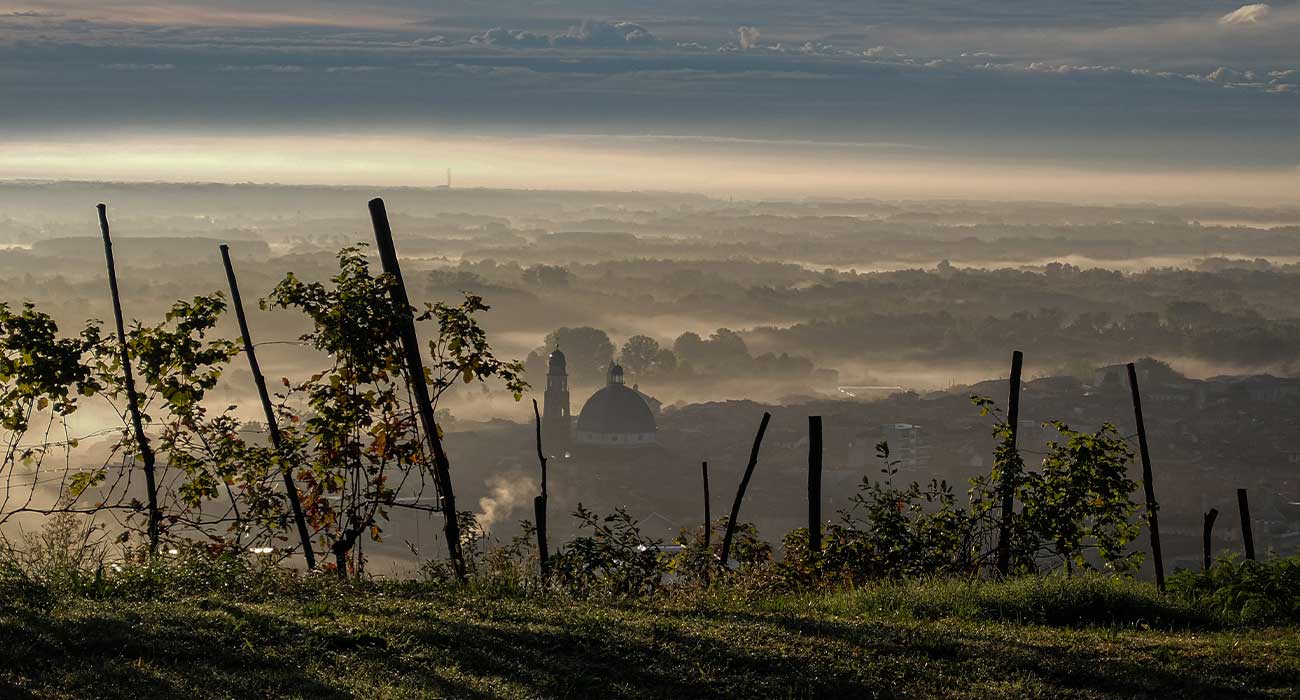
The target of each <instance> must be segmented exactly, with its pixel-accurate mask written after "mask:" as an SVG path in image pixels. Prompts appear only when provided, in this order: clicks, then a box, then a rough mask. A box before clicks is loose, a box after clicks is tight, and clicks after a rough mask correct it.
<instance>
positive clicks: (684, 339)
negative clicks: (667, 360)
mask: <svg viewBox="0 0 1300 700" xmlns="http://www.w3.org/2000/svg"><path fill="white" fill-rule="evenodd" d="M673 352H675V353H676V354H677V359H678V361H680V362H688V363H690V364H691V365H692V366H693V367H695V368H696V369H697V370H704V371H707V372H715V373H733V372H736V371H738V370H744V369H747V368H748V367H749V366H750V365H751V363H752V360H751V359H750V357H749V348H748V347H746V346H745V340H744V339H743V338H741V337H740V334H739V333H737V332H735V331H733V330H730V329H728V328H719V329H718V330H717V331H715V332H714V333H713V334H712V335H711V336H709V339H708V340H704V339H703V338H701V337H700V336H699V335H698V334H695V333H689V332H688V333H683V334H681V335H680V336H678V337H677V340H676V341H674V342H673Z"/></svg>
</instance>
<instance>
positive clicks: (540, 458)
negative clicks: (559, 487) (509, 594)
mask: <svg viewBox="0 0 1300 700" xmlns="http://www.w3.org/2000/svg"><path fill="white" fill-rule="evenodd" d="M533 417H534V418H536V419H537V463H538V464H540V465H541V467H542V493H541V494H540V495H538V496H537V497H536V498H534V499H533V515H534V517H535V518H536V519H537V563H538V566H539V568H540V569H541V572H542V578H546V575H547V574H548V573H550V552H549V550H547V548H546V454H545V453H544V452H542V414H541V412H540V411H538V410H537V399H533Z"/></svg>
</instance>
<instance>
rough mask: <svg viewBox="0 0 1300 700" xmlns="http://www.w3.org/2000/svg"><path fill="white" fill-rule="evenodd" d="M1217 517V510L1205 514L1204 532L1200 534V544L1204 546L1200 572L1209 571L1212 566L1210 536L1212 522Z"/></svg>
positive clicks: (1212, 530) (1212, 527)
mask: <svg viewBox="0 0 1300 700" xmlns="http://www.w3.org/2000/svg"><path fill="white" fill-rule="evenodd" d="M1218 517H1219V509H1218V508H1211V509H1210V512H1208V513H1206V514H1205V530H1204V532H1202V533H1201V542H1202V544H1204V545H1205V563H1204V566H1202V570H1204V571H1209V570H1210V567H1211V566H1213V565H1214V559H1213V557H1212V552H1211V547H1212V546H1213V542H1212V539H1211V534H1212V533H1213V532H1214V521H1215V520H1216V519H1218Z"/></svg>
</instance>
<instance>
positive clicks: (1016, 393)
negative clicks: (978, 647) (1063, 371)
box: [998, 350, 1025, 576]
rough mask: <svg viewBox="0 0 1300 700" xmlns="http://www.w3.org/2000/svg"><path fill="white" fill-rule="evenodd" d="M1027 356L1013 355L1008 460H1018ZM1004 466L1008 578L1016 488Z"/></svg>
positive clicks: (1001, 534) (1001, 535)
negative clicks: (1022, 390) (1021, 393)
mask: <svg viewBox="0 0 1300 700" xmlns="http://www.w3.org/2000/svg"><path fill="white" fill-rule="evenodd" d="M1024 360H1025V355H1024V353H1022V352H1020V351H1019V350H1016V351H1013V352H1012V353H1011V384H1010V389H1009V390H1008V395H1007V427H1008V428H1010V430H1011V435H1010V437H1009V439H1010V442H1011V454H1009V455H1008V456H1007V459H1011V460H1013V461H1014V460H1015V458H1016V433H1017V432H1018V431H1019V429H1020V369H1021V366H1022V365H1023V364H1024ZM1008 466H1010V465H1006V464H1004V465H1002V470H1001V471H1002V479H1001V483H1000V484H998V490H1000V491H1001V492H1002V504H1001V512H1000V513H999V515H1000V516H1001V517H1000V519H999V522H998V575H999V576H1006V575H1007V574H1008V573H1010V571H1011V519H1012V517H1013V510H1014V508H1015V498H1016V487H1015V484H1014V483H1012V481H1011V476H1010V474H1009V473H1008V472H1009V469H1008V468H1007V467H1008Z"/></svg>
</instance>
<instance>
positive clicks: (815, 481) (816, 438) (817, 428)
mask: <svg viewBox="0 0 1300 700" xmlns="http://www.w3.org/2000/svg"><path fill="white" fill-rule="evenodd" d="M808 551H809V552H820V551H822V417H821V416H808Z"/></svg>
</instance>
